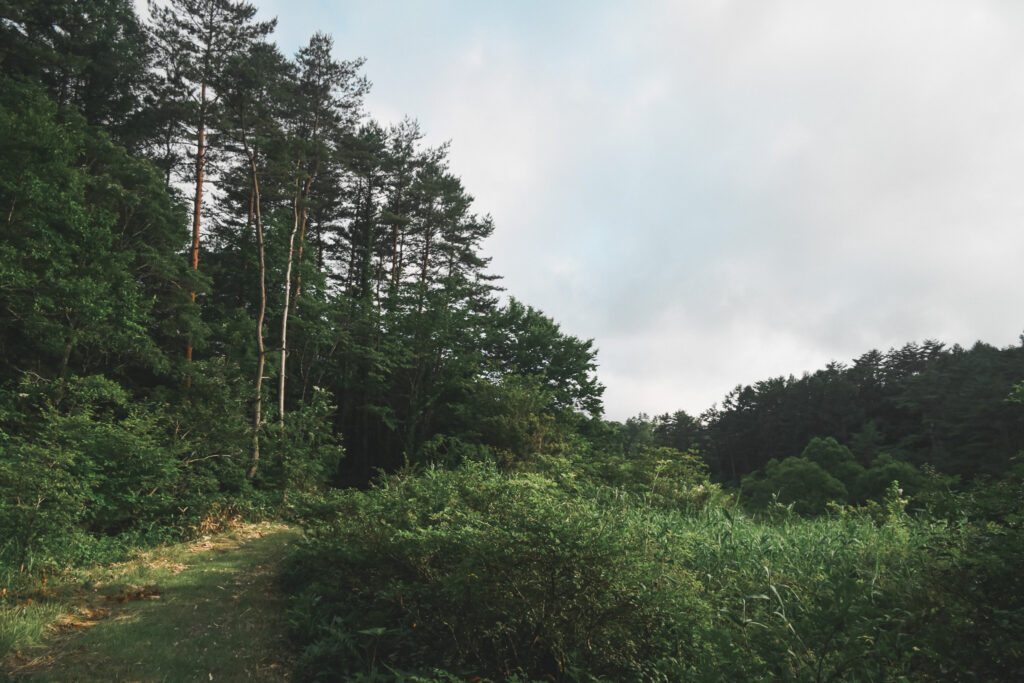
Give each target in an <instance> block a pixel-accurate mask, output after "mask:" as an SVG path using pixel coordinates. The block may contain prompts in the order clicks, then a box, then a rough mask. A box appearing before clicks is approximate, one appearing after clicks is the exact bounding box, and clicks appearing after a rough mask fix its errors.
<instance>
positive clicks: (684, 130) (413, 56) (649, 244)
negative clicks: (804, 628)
mask: <svg viewBox="0 0 1024 683" xmlns="http://www.w3.org/2000/svg"><path fill="white" fill-rule="evenodd" d="M257 5H258V6H259V7H260V11H261V14H262V15H264V16H277V18H278V30H277V33H276V40H277V41H278V44H279V45H280V46H281V48H282V49H283V50H284V51H285V52H287V53H289V54H293V53H294V51H295V50H296V49H297V48H298V47H299V46H300V45H301V44H302V43H304V42H305V41H306V40H307V39H308V37H309V35H310V34H311V33H312V32H313V31H315V30H322V31H326V32H328V33H330V34H332V35H333V36H334V39H335V54H336V56H337V57H338V58H352V57H365V58H366V59H367V63H366V67H365V73H366V75H367V76H368V77H369V78H370V80H371V81H372V82H373V84H374V85H373V89H372V91H371V94H370V95H369V97H368V99H367V109H368V111H369V113H370V114H371V115H372V116H374V117H375V118H377V119H379V120H381V121H383V122H395V121H398V120H400V119H401V117H402V116H403V115H410V116H412V117H414V118H416V119H418V120H419V121H420V123H421V125H422V127H423V129H424V130H425V132H426V133H427V140H428V142H430V143H437V142H442V141H444V140H451V163H452V168H453V171H454V172H455V173H456V174H458V175H459V176H460V177H461V178H462V180H463V183H464V184H465V186H466V187H467V189H468V190H469V192H470V193H471V194H472V195H473V196H474V197H476V210H477V211H478V212H480V213H490V214H492V215H493V217H494V219H495V223H496V226H497V230H496V232H495V235H494V237H493V238H492V239H491V240H490V241H489V242H488V243H487V244H486V251H487V253H488V254H489V255H490V256H492V257H493V269H494V271H495V272H496V273H498V274H501V275H503V276H504V286H505V287H506V288H507V289H508V292H509V293H510V294H512V295H514V296H515V297H517V298H519V299H521V300H523V301H525V302H526V303H529V304H532V305H533V306H535V307H537V308H540V309H541V310H542V311H544V312H545V313H546V314H548V315H550V316H551V317H553V318H554V319H555V320H557V321H558V322H559V323H560V324H561V325H562V328H563V330H565V331H566V332H568V333H570V334H574V335H576V336H579V337H584V338H593V339H595V340H596V344H597V347H598V349H599V353H598V362H599V364H600V368H599V376H600V378H601V380H602V381H603V382H604V384H605V385H606V386H607V391H606V393H605V404H606V410H607V416H608V417H609V418H611V419H618V420H622V419H625V418H626V417H629V416H632V415H635V414H637V413H639V412H641V411H644V412H647V413H650V414H659V413H664V412H671V411H675V410H679V409H684V410H686V411H687V412H689V413H691V414H693V415H697V414H699V413H700V412H702V411H703V410H705V409H706V408H708V407H709V406H710V405H711V404H712V403H715V402H717V401H720V400H721V399H722V397H723V396H724V395H725V393H726V392H727V391H729V390H730V389H731V388H732V387H734V386H735V385H737V384H740V383H752V382H755V381H757V380H760V379H765V378H768V377H772V376H778V375H789V374H796V375H800V374H801V373H802V372H804V371H813V370H815V369H818V368H820V367H822V366H823V365H824V364H825V363H827V362H828V361H830V360H839V361H844V362H848V361H850V360H851V359H852V358H854V357H856V356H859V355H860V354H861V353H863V352H865V351H868V350H870V349H872V348H877V349H879V350H882V351H885V350H886V349H888V348H889V347H891V346H901V345H903V344H904V343H905V342H908V341H913V340H916V341H923V340H924V339H926V338H933V339H939V340H942V341H945V342H947V343H950V344H952V343H960V344H962V345H964V346H969V345H971V344H973V343H974V342H975V341H976V340H978V339H981V340H983V341H985V342H987V343H991V344H994V345H996V346H1000V347H1003V346H1008V345H1015V344H1017V343H1018V337H1019V335H1020V334H1021V333H1022V332H1024V277H1022V276H1024V266H1022V263H1024V3H1022V2H1017V1H1015V0H1006V1H1005V2H995V1H992V2H986V1H984V0H963V1H962V2H944V1H941V0H922V1H920V2H909V1H907V2H898V1H894V0H885V1H879V2H873V1H868V0H856V1H852V0H851V1H849V2H827V3H826V2H820V1H817V0H808V1H806V2H802V1H791V2H772V1H768V0H745V1H743V2H739V1H728V0H717V1H716V0H701V1H693V2H684V1H680V0H664V1H657V0H637V1H630V0H619V1H616V2H610V1H609V2H605V1H601V0H586V1H582V0H581V1H578V2H570V1H565V0H558V1H555V0H514V1H513V0H507V1H505V2H500V3H499V2H483V1H480V0H461V1H455V0H451V1H448V2H444V1H430V2H427V1H426V0H422V1H416V2H414V1H412V0H406V1H401V2H400V1H398V0H360V1H343V0H287V2H286V1H284V0H257Z"/></svg>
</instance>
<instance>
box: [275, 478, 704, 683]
mask: <svg viewBox="0 0 1024 683" xmlns="http://www.w3.org/2000/svg"><path fill="white" fill-rule="evenodd" d="M333 507H334V515H333V519H332V520H331V521H330V522H328V523H324V524H318V525H316V526H314V527H313V529H312V530H311V539H310V541H309V543H308V544H307V545H306V546H305V547H304V548H303V549H302V551H301V552H300V553H299V555H298V556H297V557H296V558H295V560H294V562H293V564H292V567H291V570H290V572H289V584H290V586H291V587H292V590H293V591H294V592H295V595H296V597H295V600H294V603H293V610H292V614H293V617H292V621H293V624H294V633H295V637H296V638H297V639H298V640H299V641H300V642H301V643H302V644H303V647H304V650H303V656H302V659H301V660H300V664H299V674H298V675H299V677H300V678H301V679H303V680H325V679H326V678H330V677H337V676H344V677H350V676H354V675H355V674H357V673H358V672H363V673H370V672H371V671H384V670H391V671H403V672H410V673H411V672H419V673H421V674H424V675H426V674H429V672H430V671H431V670H432V669H435V668H437V669H443V670H447V671H451V672H453V673H454V674H456V675H459V676H470V675H472V674H476V675H483V676H488V677H493V678H495V679H504V678H508V677H510V676H513V675H520V676H525V677H528V678H530V679H537V678H542V677H545V676H552V677H557V678H560V679H565V678H572V677H576V676H579V675H581V673H580V672H582V671H588V672H590V673H591V674H593V675H602V676H607V677H611V678H613V679H618V680H625V679H632V680H637V679H642V678H644V677H645V676H646V675H647V672H649V671H650V670H651V669H652V667H653V666H654V663H655V662H658V661H660V660H663V659H676V660H685V659H689V658H690V657H691V656H692V652H691V648H692V634H693V628H694V624H695V623H696V622H698V621H699V620H700V619H701V618H702V616H701V615H702V614H704V613H705V612H706V608H705V607H704V606H702V604H701V602H700V600H699V598H698V596H699V594H700V588H699V585H698V583H697V581H696V580H695V577H694V576H692V575H690V574H689V573H688V572H686V571H681V570H680V568H679V567H680V566H681V556H680V552H681V548H680V547H679V546H674V545H673V544H667V543H664V542H663V541H662V539H661V534H662V533H663V532H664V531H665V529H664V526H663V524H660V523H659V521H658V520H656V519H655V518H652V517H651V516H650V515H648V514H645V513H643V512H641V511H640V510H631V509H618V510H616V509H611V508H606V507H603V506H599V505H596V504H595V503H592V502H589V501H587V500H585V499H581V498H576V497H572V496H567V495H565V494H564V493H560V492H559V490H558V489H556V487H555V486H554V484H553V482H551V481H550V480H547V479H545V478H542V477H539V476H537V475H513V476H505V475H501V474H499V473H498V472H497V471H495V470H494V469H491V468H489V467H486V466H480V465H467V466H466V467H464V468H462V469H460V470H458V471H454V472H445V471H432V472H428V473H426V474H424V475H423V476H421V477H388V478H385V479H384V480H382V482H381V483H380V484H379V485H378V486H377V487H375V488H374V489H372V490H371V491H369V492H347V493H345V494H341V495H339V496H338V498H337V499H336V501H335V503H334V506H333ZM321 514H322V511H321ZM705 616H706V615H705Z"/></svg>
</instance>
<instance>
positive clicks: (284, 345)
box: [277, 181, 300, 429]
mask: <svg viewBox="0 0 1024 683" xmlns="http://www.w3.org/2000/svg"><path fill="white" fill-rule="evenodd" d="M296 185H298V181H296ZM299 198H300V193H299V188H298V187H296V188H295V199H294V200H293V202H292V215H293V217H294V223H293V224H292V233H291V235H289V236H288V265H287V266H286V267H285V271H284V308H283V309H282V312H281V376H280V377H279V382H278V390H277V410H278V424H279V425H280V426H281V429H284V387H285V382H286V377H285V364H286V363H287V361H288V307H289V304H290V301H291V292H292V260H293V258H294V254H295V234H296V233H297V232H298V231H299Z"/></svg>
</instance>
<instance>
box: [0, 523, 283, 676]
mask: <svg viewBox="0 0 1024 683" xmlns="http://www.w3.org/2000/svg"><path fill="white" fill-rule="evenodd" d="M297 537H298V532H297V531H295V530H293V529H290V528H288V527H285V526H282V525H276V524H269V523H263V524H255V525H244V526H241V527H239V528H237V529H234V530H232V531H230V532H228V533H225V534H220V535H216V536H211V537H207V538H204V539H202V540H201V541H199V542H196V543H193V544H184V545H178V546H172V547H169V548H162V549H159V550H156V551H150V552H146V553H142V554H140V555H139V556H138V557H136V558H135V559H133V560H131V561H130V562H125V563H121V564H116V565H112V566H107V567H100V568H94V569H91V570H88V571H84V572H82V575H81V583H80V584H79V585H78V586H76V587H71V586H65V587H63V588H61V589H58V591H61V592H60V593H58V594H55V595H53V596H51V597H50V599H45V598H46V596H45V595H44V596H43V598H44V599H43V600H40V601H38V602H40V603H44V605H45V606H46V607H45V608H46V609H49V610H50V612H51V614H50V616H51V617H52V616H54V613H56V612H58V611H63V614H61V616H59V618H57V619H56V621H52V622H51V623H50V624H49V626H48V627H47V628H46V633H45V634H44V637H43V638H42V642H41V643H39V644H38V645H35V646H29V647H26V648H23V649H21V650H20V651H15V652H13V653H11V654H9V655H8V656H7V657H5V658H4V659H3V661H2V662H0V679H2V678H3V676H4V674H6V676H8V677H10V679H12V680H32V681H200V680H202V681H243V680H244V681H283V680H287V679H288V672H289V669H290V663H289V652H288V647H287V643H286V641H285V636H284V627H285V623H284V596H282V595H280V594H279V593H278V591H277V589H276V586H275V584H274V577H275V575H276V570H277V565H278V563H279V562H280V560H281V559H282V558H283V557H284V555H285V554H286V553H287V552H288V551H289V546H290V545H291V544H292V542H293V541H294V540H296V538H297ZM55 605H61V606H62V607H63V610H56V609H55V607H54V606H55ZM21 609H22V611H30V612H31V611H33V610H42V609H43V606H42V605H34V606H33V605H25V606H22V607H21ZM17 616H18V615H17V614H14V613H9V614H8V615H7V618H8V622H9V623H8V627H9V628H17ZM23 616H24V615H23ZM29 616H32V617H33V619H34V621H35V622H38V621H40V614H31V615H29ZM42 616H43V617H45V616H46V613H42ZM33 619H22V622H24V623H28V622H31V621H33ZM26 628H30V629H31V628H32V627H31V626H28V627H26ZM24 635H25V636H26V640H28V641H30V640H31V635H32V634H31V633H27V634H24Z"/></svg>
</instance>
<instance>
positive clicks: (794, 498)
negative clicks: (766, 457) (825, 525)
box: [740, 458, 848, 515]
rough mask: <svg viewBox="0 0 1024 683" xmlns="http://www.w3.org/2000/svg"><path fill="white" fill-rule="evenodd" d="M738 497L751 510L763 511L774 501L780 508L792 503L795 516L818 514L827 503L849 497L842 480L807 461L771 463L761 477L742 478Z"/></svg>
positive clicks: (802, 459)
mask: <svg viewBox="0 0 1024 683" xmlns="http://www.w3.org/2000/svg"><path fill="white" fill-rule="evenodd" d="M740 495H741V497H742V499H743V500H744V501H745V502H746V503H747V505H748V506H749V507H751V508H754V509H761V508H766V507H767V506H768V505H769V503H772V502H776V501H777V502H778V503H780V504H782V505H791V504H792V505H793V509H794V510H795V511H796V512H797V513H799V514H804V515H816V514H821V513H823V512H825V509H826V504H827V503H828V502H829V501H834V500H838V501H846V500H847V497H848V493H847V490H846V487H845V486H843V483H842V482H841V481H839V480H838V479H836V478H835V477H833V476H832V475H831V474H829V473H828V472H827V471H825V469H824V468H822V467H821V465H819V464H818V463H816V462H811V461H810V460H808V459H806V458H786V459H785V460H783V461H782V462H777V461H775V460H772V461H770V462H769V463H768V464H767V465H766V466H765V468H764V475H763V476H757V475H748V476H747V477H744V479H743V487H742V490H741V494H740Z"/></svg>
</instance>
